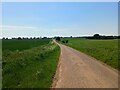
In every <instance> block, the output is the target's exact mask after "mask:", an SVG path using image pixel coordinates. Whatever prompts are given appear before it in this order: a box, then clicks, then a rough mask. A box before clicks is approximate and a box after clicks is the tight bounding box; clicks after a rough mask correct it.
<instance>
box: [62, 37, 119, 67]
mask: <svg viewBox="0 0 120 90" xmlns="http://www.w3.org/2000/svg"><path fill="white" fill-rule="evenodd" d="M62 40H69V43H68V44H66V45H68V46H70V47H72V48H75V49H77V50H79V51H82V52H84V53H86V54H88V55H90V56H92V57H95V58H96V59H98V60H100V61H102V62H104V63H106V64H108V65H110V66H112V67H113V68H116V69H118V68H119V67H118V40H88V39H80V38H64V39H62Z"/></svg>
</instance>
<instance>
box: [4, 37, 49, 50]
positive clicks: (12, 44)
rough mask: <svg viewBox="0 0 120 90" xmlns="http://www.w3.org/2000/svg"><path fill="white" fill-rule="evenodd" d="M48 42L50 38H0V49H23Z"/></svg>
mask: <svg viewBox="0 0 120 90" xmlns="http://www.w3.org/2000/svg"><path fill="white" fill-rule="evenodd" d="M49 42H50V39H44V40H43V39H38V40H2V50H3V51H4V50H12V51H14V50H20V51H21V50H25V49H29V48H32V47H36V46H39V45H44V44H47V43H49Z"/></svg>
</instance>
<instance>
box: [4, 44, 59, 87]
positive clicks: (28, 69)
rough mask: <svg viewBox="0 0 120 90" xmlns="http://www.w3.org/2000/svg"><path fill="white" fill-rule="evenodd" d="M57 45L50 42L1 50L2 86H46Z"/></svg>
mask: <svg viewBox="0 0 120 90" xmlns="http://www.w3.org/2000/svg"><path fill="white" fill-rule="evenodd" d="M59 51H60V50H59V47H58V46H57V45H56V44H54V43H53V42H50V43H48V44H45V45H40V46H37V47H33V48H30V49H27V50H22V51H9V50H4V51H3V55H2V56H3V58H2V59H3V85H2V86H3V88H48V87H50V85H51V83H52V77H53V75H54V73H55V70H56V66H57V62H58V58H59V53H60V52H59Z"/></svg>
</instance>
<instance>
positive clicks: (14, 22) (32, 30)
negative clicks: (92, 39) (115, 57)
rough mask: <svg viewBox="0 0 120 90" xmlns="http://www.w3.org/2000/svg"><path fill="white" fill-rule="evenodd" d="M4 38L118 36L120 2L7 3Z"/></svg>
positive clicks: (4, 6)
mask: <svg viewBox="0 0 120 90" xmlns="http://www.w3.org/2000/svg"><path fill="white" fill-rule="evenodd" d="M0 27H1V28H2V37H44V36H47V37H54V36H63V37H66V36H90V35H94V34H96V33H98V34H101V35H118V3H117V2H3V3H2V23H0Z"/></svg>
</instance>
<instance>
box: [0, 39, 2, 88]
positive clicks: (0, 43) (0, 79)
mask: <svg viewBox="0 0 120 90" xmlns="http://www.w3.org/2000/svg"><path fill="white" fill-rule="evenodd" d="M1 88H2V40H1V39H0V89H1Z"/></svg>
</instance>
